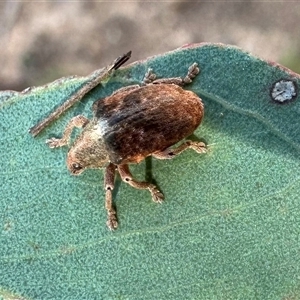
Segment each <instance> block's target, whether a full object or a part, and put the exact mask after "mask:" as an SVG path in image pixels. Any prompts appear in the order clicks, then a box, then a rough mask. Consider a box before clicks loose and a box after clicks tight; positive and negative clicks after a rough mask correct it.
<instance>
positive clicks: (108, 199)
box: [104, 163, 118, 230]
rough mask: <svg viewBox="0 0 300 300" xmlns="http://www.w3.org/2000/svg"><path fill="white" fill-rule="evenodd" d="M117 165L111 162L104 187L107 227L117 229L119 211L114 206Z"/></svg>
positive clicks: (106, 171)
mask: <svg viewBox="0 0 300 300" xmlns="http://www.w3.org/2000/svg"><path fill="white" fill-rule="evenodd" d="M115 172H116V165H114V164H112V163H110V164H109V165H108V166H107V167H106V169H105V175H104V188H105V208H106V211H107V222H106V224H107V227H108V228H109V229H110V230H114V229H117V227H118V221H117V213H116V210H115V209H114V207H113V203H112V202H113V199H112V191H113V189H114V185H115Z"/></svg>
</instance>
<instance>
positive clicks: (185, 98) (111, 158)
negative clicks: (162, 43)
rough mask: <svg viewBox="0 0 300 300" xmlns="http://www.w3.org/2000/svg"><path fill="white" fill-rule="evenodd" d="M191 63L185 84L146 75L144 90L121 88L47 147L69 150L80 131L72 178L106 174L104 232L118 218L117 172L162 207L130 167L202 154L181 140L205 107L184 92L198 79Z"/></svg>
mask: <svg viewBox="0 0 300 300" xmlns="http://www.w3.org/2000/svg"><path fill="white" fill-rule="evenodd" d="M198 73H199V68H198V65H197V63H193V64H192V65H191V66H190V67H189V68H188V72H187V75H186V76H185V77H183V78H181V77H175V78H162V79H157V78H156V75H155V73H154V72H153V71H152V70H151V69H149V70H148V71H147V73H146V75H145V77H144V79H143V83H142V85H132V86H127V87H123V88H121V89H119V90H117V91H115V92H114V93H113V94H112V95H110V96H108V97H106V98H104V99H99V100H97V101H95V102H94V104H93V106H92V110H93V118H92V119H91V120H89V119H87V118H86V117H85V116H83V115H78V116H75V117H73V118H72V119H71V120H70V122H69V123H68V125H67V126H66V128H65V131H64V133H63V136H62V138H60V139H57V138H51V139H48V140H47V141H46V143H47V144H48V145H49V147H50V148H56V147H61V146H65V145H68V143H69V140H70V135H71V133H72V130H73V128H74V127H79V128H82V132H81V134H80V135H79V136H78V137H77V138H76V139H75V142H74V143H73V145H72V146H71V147H70V149H69V152H68V155H67V167H68V169H69V171H70V172H71V174H73V175H79V174H81V173H82V172H83V171H84V170H85V169H88V168H93V169H98V168H105V175H104V188H105V208H106V210H107V226H108V228H109V229H111V230H113V229H116V228H117V226H118V220H117V214H116V210H115V208H114V205H113V199H112V191H113V189H114V180H115V173H116V171H117V172H119V174H120V177H121V179H122V180H123V181H124V182H126V183H128V184H129V185H131V186H132V187H134V188H136V189H147V190H148V191H149V192H150V193H151V196H152V200H153V201H154V202H157V203H161V202H162V200H163V199H164V196H163V194H162V193H161V191H160V190H159V189H158V188H157V187H156V185H154V184H153V183H150V182H146V181H138V180H136V179H134V178H133V176H132V174H131V172H130V170H129V164H137V163H139V162H141V161H142V160H144V159H145V158H146V157H148V156H152V157H154V158H157V159H171V158H173V157H175V156H176V155H178V154H180V153H181V152H183V151H184V150H186V149H188V148H191V149H193V150H195V151H196V152H197V153H205V152H206V145H205V144H204V143H203V142H198V141H197V142H196V141H191V140H185V141H184V142H183V143H182V144H181V145H179V146H176V147H174V148H172V146H174V145H175V144H177V143H178V142H180V141H182V140H184V139H185V138H187V137H188V136H190V135H191V134H192V133H193V132H194V131H195V129H196V128H197V127H198V126H199V125H200V123H201V121H202V119H203V115H204V106H203V103H202V100H201V99H200V98H199V97H198V96H197V95H196V94H195V93H194V92H192V91H188V90H184V89H183V87H184V86H185V85H187V84H189V83H191V82H192V81H193V79H194V78H195V77H196V76H197V75H198Z"/></svg>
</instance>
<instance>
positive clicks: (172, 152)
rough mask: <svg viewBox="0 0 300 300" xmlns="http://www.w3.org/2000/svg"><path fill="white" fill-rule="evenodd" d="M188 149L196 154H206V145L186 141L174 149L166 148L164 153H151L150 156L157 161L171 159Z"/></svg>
mask: <svg viewBox="0 0 300 300" xmlns="http://www.w3.org/2000/svg"><path fill="white" fill-rule="evenodd" d="M188 148H191V149H193V150H195V151H196V152H197V153H205V152H206V145H205V144H204V143H202V142H193V141H190V140H187V141H185V142H184V143H183V144H181V145H180V146H178V147H177V148H175V149H171V148H167V149H165V150H164V151H160V152H155V153H152V156H153V157H155V158H157V159H171V158H173V157H175V156H176V155H178V154H180V153H181V152H183V151H184V150H186V149H188Z"/></svg>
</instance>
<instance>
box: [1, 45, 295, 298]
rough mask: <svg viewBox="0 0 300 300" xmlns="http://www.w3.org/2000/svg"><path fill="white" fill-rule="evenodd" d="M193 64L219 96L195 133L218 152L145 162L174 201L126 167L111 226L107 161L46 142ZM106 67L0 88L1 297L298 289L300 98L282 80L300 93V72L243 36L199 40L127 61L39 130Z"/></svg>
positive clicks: (204, 86) (206, 95) (203, 92)
mask: <svg viewBox="0 0 300 300" xmlns="http://www.w3.org/2000/svg"><path fill="white" fill-rule="evenodd" d="M193 62H197V63H198V64H199V66H200V68H201V73H200V75H199V76H198V77H197V78H196V79H195V81H194V83H193V84H191V85H190V86H189V87H188V88H189V89H191V90H193V91H194V92H196V93H197V94H198V95H199V96H200V97H201V98H202V99H203V102H204V105H205V117H204V121H203V123H202V125H201V126H200V127H199V128H198V129H197V131H196V132H195V135H196V136H197V137H198V138H200V139H201V140H204V141H205V142H206V143H207V144H208V145H209V147H208V148H209V151H208V153H207V154H201V155H199V154H197V153H195V152H194V151H186V152H184V153H182V154H181V155H180V156H178V157H176V158H175V159H173V160H168V161H160V160H155V159H147V160H146V161H144V162H142V163H141V164H139V165H134V166H132V167H131V170H132V173H133V174H134V176H135V177H136V178H138V179H139V180H145V178H146V179H147V180H153V181H154V182H156V183H157V184H158V186H159V187H160V189H161V190H162V191H163V193H164V195H165V202H164V203H163V204H162V205H158V204H155V203H153V202H152V201H151V197H150V195H149V193H148V192H147V191H141V190H135V189H133V188H131V187H130V186H128V185H126V184H123V183H121V181H120V179H119V178H117V182H116V189H115V193H114V198H115V204H116V207H117V211H118V218H119V228H118V230H117V231H115V232H110V231H108V230H107V228H106V226H105V222H106V211H105V208H104V191H103V173H102V171H101V170H87V171H85V172H84V173H83V174H82V175H81V176H78V177H75V176H71V175H70V174H69V172H68V170H67V168H66V164H65V158H66V153H67V148H66V147H63V148H60V149H49V148H48V147H47V145H46V144H45V140H46V139H47V138H50V137H52V136H57V137H59V136H61V133H62V131H63V129H64V127H65V126H66V124H67V122H68V120H69V119H70V118H71V117H73V116H75V115H78V114H84V115H86V116H88V117H91V116H92V112H91V105H92V103H93V101H95V100H96V99H98V98H102V97H104V96H106V95H109V94H111V93H112V92H113V91H114V90H116V89H118V88H120V87H122V86H126V85H130V84H136V83H140V82H141V81H142V79H143V77H144V74H145V73H146V71H147V69H148V68H149V67H151V68H153V70H154V71H155V73H156V74H157V75H158V77H174V76H184V75H185V74H186V71H187V68H188V67H189V66H190V65H191V64H192V63H193ZM92 76H94V75H90V76H87V77H69V78H62V79H59V80H57V81H55V82H53V83H51V84H48V85H46V86H42V87H37V88H31V89H30V90H27V91H25V92H23V93H17V92H10V91H6V92H1V93H0V120H1V121H0V132H1V143H0V149H1V150H0V152H1V166H2V168H1V171H0V178H1V194H0V205H1V212H0V222H1V224H2V225H1V226H2V228H1V235H0V246H1V247H0V296H2V297H5V295H7V294H11V295H14V294H18V295H21V296H22V297H24V298H26V299H283V298H285V297H286V299H287V298H288V297H291V299H294V298H298V297H299V269H300V260H299V249H300V239H299V235H300V205H299V196H298V193H299V189H300V181H299V167H300V162H299V150H300V126H299V119H300V104H299V97H298V95H297V96H296V97H295V99H293V101H290V102H287V103H285V104H278V103H277V102H276V101H273V100H272V98H271V90H272V88H273V87H274V84H275V83H276V82H277V81H280V80H282V79H285V80H291V81H292V82H293V84H294V86H295V87H296V92H297V93H298V86H299V82H300V78H299V75H297V74H295V73H293V72H291V71H290V70H287V69H285V68H283V67H281V66H278V65H276V64H274V63H270V62H266V61H263V60H261V59H259V58H257V57H254V56H252V55H251V54H249V53H246V52H243V51H242V50H240V49H238V48H235V47H232V46H226V45H221V44H197V45H190V46H187V47H184V48H180V49H177V50H175V51H172V52H168V53H165V54H163V55H159V56H155V57H151V58H148V59H146V60H144V61H139V62H136V63H133V64H131V65H128V66H127V67H124V68H122V69H120V70H117V71H116V72H115V73H114V75H113V76H112V77H111V78H110V80H109V81H108V82H105V83H103V85H102V86H101V85H100V86H99V87H97V88H96V89H94V90H93V91H92V92H90V93H89V94H88V95H86V96H85V97H84V99H82V101H80V102H79V103H78V104H76V105H75V106H74V107H72V108H71V109H70V110H69V111H68V112H66V113H65V114H64V115H63V116H62V117H61V118H59V119H58V120H57V121H55V122H53V123H52V124H51V126H49V127H48V128H47V129H46V130H44V131H43V132H42V134H40V135H39V136H38V137H37V138H33V137H32V136H31V135H30V134H29V133H28V129H29V128H30V127H31V126H33V125H34V124H35V123H36V122H37V121H39V120H41V119H43V118H44V117H45V116H47V114H48V113H49V112H51V111H52V110H53V109H54V107H56V106H58V105H59V104H60V103H63V102H64V101H65V100H66V99H67V98H68V97H69V96H70V95H72V94H73V93H74V92H75V91H76V90H78V89H79V88H80V87H81V86H82V85H84V84H85V83H86V82H88V81H89V80H90V78H91V77H92ZM77 133H78V131H77ZM1 290H2V291H5V295H4V292H3V293H2V292H1Z"/></svg>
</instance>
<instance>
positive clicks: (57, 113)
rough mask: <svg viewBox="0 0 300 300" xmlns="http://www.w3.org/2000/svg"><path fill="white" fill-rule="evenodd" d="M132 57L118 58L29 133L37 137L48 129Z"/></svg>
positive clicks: (127, 55)
mask: <svg viewBox="0 0 300 300" xmlns="http://www.w3.org/2000/svg"><path fill="white" fill-rule="evenodd" d="M130 56H131V51H129V52H128V53H126V54H124V55H122V56H120V57H118V58H117V59H116V60H115V61H114V62H113V63H111V64H110V65H108V66H107V67H105V68H104V69H103V70H102V72H101V73H100V74H99V75H98V76H97V77H96V78H94V79H92V81H90V82H89V83H87V84H85V85H84V86H83V87H82V88H81V89H79V90H78V91H77V92H76V93H75V94H74V95H72V96H71V97H70V98H69V99H68V100H67V101H65V102H64V103H63V104H62V105H60V106H59V107H58V108H57V109H56V110H55V111H53V112H52V113H51V114H50V115H49V116H48V117H46V118H45V119H43V120H42V121H40V122H39V123H37V124H36V125H34V126H33V127H31V128H30V129H29V132H30V133H31V134H32V135H33V136H34V137H35V136H37V135H38V134H39V133H40V132H41V131H42V130H43V129H44V128H46V127H47V126H48V125H49V124H50V123H51V122H53V121H54V120H56V119H57V118H59V116H60V115H61V114H63V113H64V112H65V111H66V110H68V109H69V108H70V107H71V106H73V105H74V104H75V103H76V102H78V101H79V100H80V99H81V98H83V96H84V95H85V94H87V93H88V92H89V91H90V90H92V89H93V88H94V87H96V86H97V85H99V84H100V83H101V81H103V80H104V79H105V78H106V77H108V76H110V75H111V73H112V72H113V70H117V69H118V68H120V67H121V66H122V65H123V64H124V63H125V62H126V61H127V60H128V59H129V58H130Z"/></svg>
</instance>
